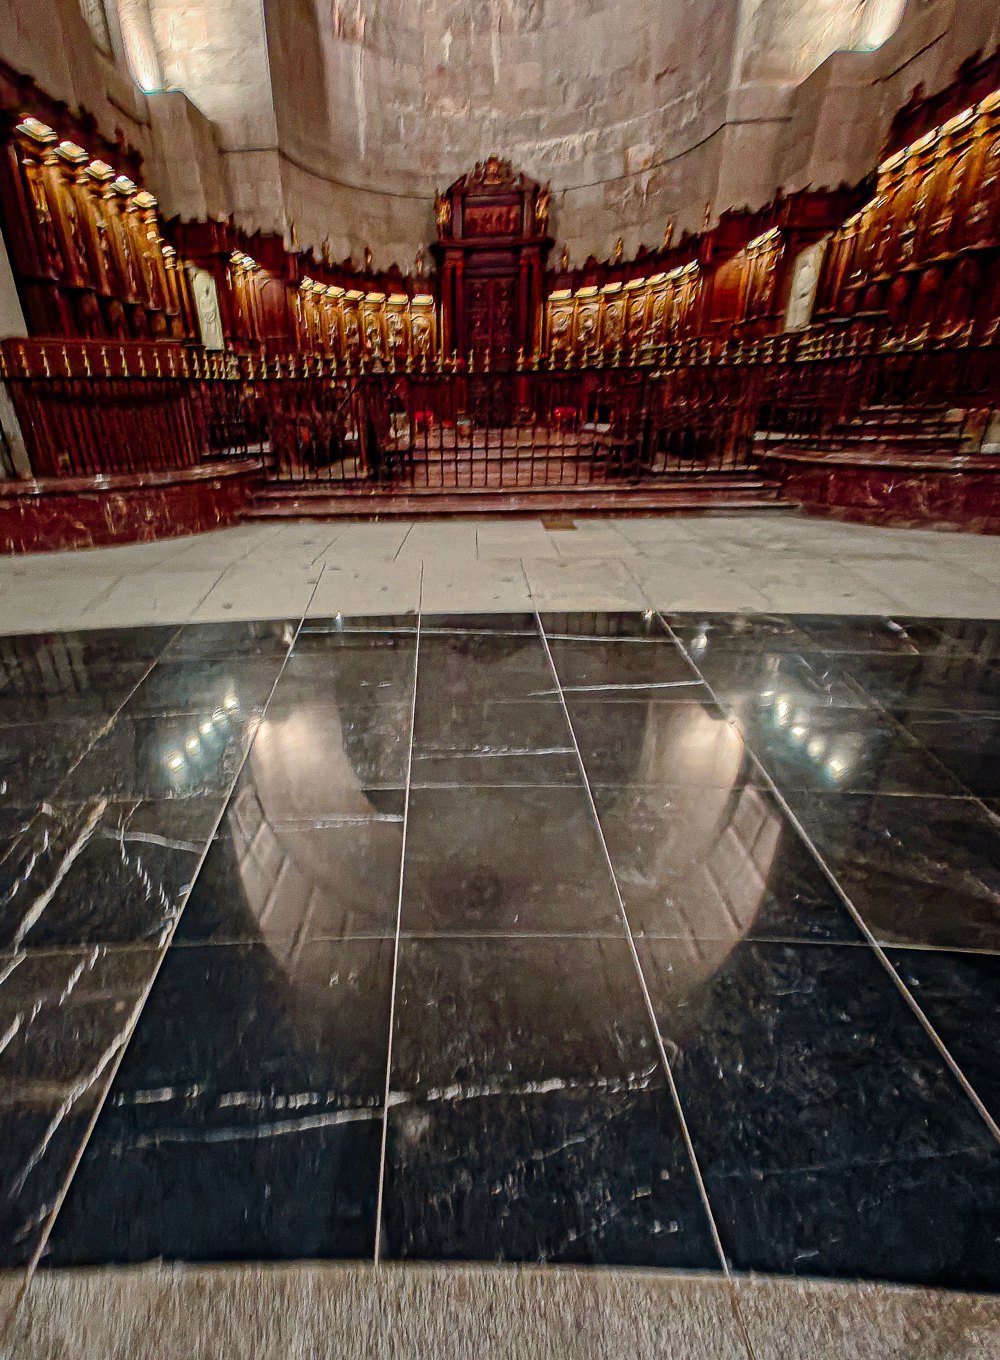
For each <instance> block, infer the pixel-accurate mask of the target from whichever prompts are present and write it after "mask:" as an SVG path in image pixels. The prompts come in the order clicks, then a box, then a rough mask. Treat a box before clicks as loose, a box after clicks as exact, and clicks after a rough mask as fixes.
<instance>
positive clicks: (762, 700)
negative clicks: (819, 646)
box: [696, 650, 874, 715]
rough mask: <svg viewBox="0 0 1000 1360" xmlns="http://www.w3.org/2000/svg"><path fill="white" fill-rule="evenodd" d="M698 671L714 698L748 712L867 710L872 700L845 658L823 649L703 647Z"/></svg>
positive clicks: (796, 712)
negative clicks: (731, 648)
mask: <svg viewBox="0 0 1000 1360" xmlns="http://www.w3.org/2000/svg"><path fill="white" fill-rule="evenodd" d="M696 663H697V666H698V670H699V671H700V673H701V674H702V675H703V676H704V677H705V679H706V680H707V681H708V683H709V685H710V686H711V687H712V689H713V690H714V691H715V693H716V695H717V696H718V698H719V699H720V700H721V701H722V702H724V703H727V702H736V703H738V704H739V705H740V707H741V708H745V709H746V710H747V711H749V712H754V713H760V714H764V715H768V714H771V713H781V712H784V711H786V710H787V711H788V712H789V713H790V714H793V715H794V714H799V713H801V714H810V713H815V712H823V711H824V710H826V709H841V708H846V709H855V708H871V707H873V706H874V704H873V700H872V698H871V696H870V695H868V694H867V693H866V692H865V690H864V689H863V688H862V686H861V685H860V684H859V683H858V682H857V680H855V679H854V678H853V675H852V672H851V668H850V665H849V659H848V658H845V657H843V656H839V655H838V656H833V655H830V654H827V653H825V652H820V651H814V652H809V653H800V652H790V651H784V652H772V651H768V650H762V651H757V650H755V651H750V650H744V651H718V652H715V653H712V652H709V651H706V652H705V653H704V654H703V655H702V656H699V657H697V658H696Z"/></svg>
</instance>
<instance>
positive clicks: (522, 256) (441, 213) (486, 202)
mask: <svg viewBox="0 0 1000 1360" xmlns="http://www.w3.org/2000/svg"><path fill="white" fill-rule="evenodd" d="M549 202H550V190H549V187H548V185H543V184H538V183H537V182H536V181H535V180H533V179H529V178H528V176H527V175H525V174H523V173H522V172H520V171H516V170H515V169H514V168H513V166H512V165H511V163H510V161H505V160H501V159H500V158H499V157H498V156H488V157H487V158H486V160H485V161H477V163H476V164H475V166H474V167H473V168H472V170H470V171H469V172H468V173H467V174H464V175H461V176H459V178H458V179H457V180H455V182H454V183H453V184H451V185H449V187H448V188H447V189H446V190H445V191H444V193H443V194H438V195H437V196H436V199H435V214H436V217H437V228H438V241H437V244H436V246H435V247H434V250H435V253H436V254H437V257H438V259H439V261H440V264H441V279H442V288H441V298H442V303H443V328H444V333H443V342H444V347H445V349H446V350H448V349H453V350H455V351H457V352H458V353H459V354H460V355H461V356H462V357H463V358H466V359H467V358H468V356H469V354H470V353H471V354H472V356H473V362H474V363H475V364H476V365H480V366H483V365H489V366H491V367H493V368H509V367H512V366H513V365H514V363H515V362H516V359H517V351H518V350H524V351H525V353H531V352H532V350H534V349H535V348H536V346H537V343H538V340H539V338H540V325H541V307H542V295H543V277H542V276H543V271H544V269H545V261H546V257H547V256H548V252H549V250H550V249H551V246H552V240H551V238H550V237H549V235H548V225H549Z"/></svg>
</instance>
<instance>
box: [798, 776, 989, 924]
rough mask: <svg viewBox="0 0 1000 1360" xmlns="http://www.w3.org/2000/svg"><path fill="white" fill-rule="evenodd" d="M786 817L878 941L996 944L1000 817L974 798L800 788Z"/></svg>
mask: <svg viewBox="0 0 1000 1360" xmlns="http://www.w3.org/2000/svg"><path fill="white" fill-rule="evenodd" d="M795 815H796V817H797V818H798V819H799V821H800V823H801V824H802V827H803V829H804V830H805V832H806V834H807V835H808V836H809V838H810V840H811V841H812V842H813V844H814V845H815V846H816V848H817V849H818V850H819V852H820V854H821V855H822V856H823V859H824V861H825V862H826V863H827V864H828V865H829V867H830V869H831V870H832V871H833V873H834V874H835V876H836V878H837V881H838V883H839V884H840V886H841V888H843V890H844V892H845V893H846V894H847V896H848V897H849V898H850V899H851V901H852V902H853V904H854V906H855V907H856V908H857V910H858V911H859V912H860V914H861V916H862V917H863V918H864V921H865V924H866V925H867V926H868V928H869V929H870V930H871V932H872V934H873V935H874V936H875V938H876V939H877V940H879V941H880V942H883V943H884V942H892V943H896V944H923V945H936V946H944V947H948V946H951V947H957V948H968V949H997V948H1000V822H998V821H997V820H996V819H995V818H994V817H992V816H991V815H990V814H989V812H987V811H986V810H985V809H983V808H982V807H980V805H979V804H978V803H977V802H975V801H974V800H972V799H967V798H927V797H921V796H918V795H913V796H911V797H908V798H896V797H885V796H881V795H867V794H843V795H828V794H809V795H800V796H798V797H797V798H796V800H795Z"/></svg>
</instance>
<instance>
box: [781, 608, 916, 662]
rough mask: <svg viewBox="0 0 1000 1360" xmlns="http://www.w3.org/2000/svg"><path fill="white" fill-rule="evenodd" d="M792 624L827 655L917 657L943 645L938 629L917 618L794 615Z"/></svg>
mask: <svg viewBox="0 0 1000 1360" xmlns="http://www.w3.org/2000/svg"><path fill="white" fill-rule="evenodd" d="M795 624H796V627H797V628H799V629H800V630H801V631H802V632H803V633H804V634H805V635H806V637H808V638H809V639H810V641H811V642H813V643H815V644H818V645H819V646H820V647H821V648H822V650H823V651H827V652H861V653H870V652H873V653H878V654H881V655H886V656H916V655H918V654H919V653H921V652H923V651H925V650H928V649H929V650H932V651H933V650H935V649H937V648H939V647H940V646H942V645H943V644H942V641H941V634H940V632H939V630H938V629H937V628H935V627H934V626H933V624H930V623H927V622H925V621H923V620H920V619H908V618H892V619H886V618H878V617H874V616H872V615H863V614H862V615H853V616H848V617H845V616H843V615H841V614H797V615H795Z"/></svg>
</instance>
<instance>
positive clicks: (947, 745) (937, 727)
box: [895, 709, 1000, 798]
mask: <svg viewBox="0 0 1000 1360" xmlns="http://www.w3.org/2000/svg"><path fill="white" fill-rule="evenodd" d="M895 716H896V717H897V718H898V719H899V721H900V722H901V723H902V724H903V726H904V727H905V729H906V731H907V732H908V733H909V734H910V735H911V736H912V737H914V738H915V739H916V741H917V742H918V743H919V744H920V746H921V748H922V749H923V750H925V751H927V752H928V753H929V754H930V755H931V756H932V757H933V759H934V760H935V761H936V762H938V764H939V765H941V766H942V767H943V768H944V769H946V770H948V771H949V772H950V774H951V775H953V776H954V778H955V779H957V780H959V781H960V783H961V784H962V785H963V786H964V789H965V790H967V791H968V792H969V793H974V794H975V795H976V796H977V797H978V798H996V797H1000V716H997V715H996V714H988V713H975V714H971V713H970V714H965V713H955V712H953V711H944V712H943V711H941V710H939V709H897V710H896V713H895Z"/></svg>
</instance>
